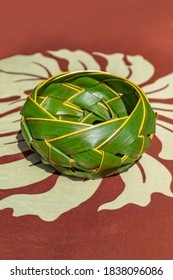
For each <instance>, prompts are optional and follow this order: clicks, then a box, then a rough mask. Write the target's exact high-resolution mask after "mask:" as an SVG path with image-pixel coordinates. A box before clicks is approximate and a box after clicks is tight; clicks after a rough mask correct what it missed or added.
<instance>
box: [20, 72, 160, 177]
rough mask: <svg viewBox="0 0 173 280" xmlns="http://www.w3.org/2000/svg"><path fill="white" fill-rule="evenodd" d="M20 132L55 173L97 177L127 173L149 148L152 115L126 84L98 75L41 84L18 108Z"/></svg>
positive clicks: (67, 74) (71, 74) (68, 74)
mask: <svg viewBox="0 0 173 280" xmlns="http://www.w3.org/2000/svg"><path fill="white" fill-rule="evenodd" d="M21 115H22V119H21V129H22V134H23V137H24V139H25V141H26V142H27V144H28V145H29V147H30V148H31V149H32V150H34V151H37V152H38V153H39V154H40V155H41V158H42V161H43V162H44V163H48V164H50V165H51V166H53V167H54V168H55V169H57V170H58V171H59V172H61V173H63V174H66V175H72V176H76V177H82V178H92V179H95V178H101V177H106V176H110V175H113V174H117V173H120V172H122V171H124V170H127V169H128V168H129V167H130V166H131V165H132V164H133V163H134V162H135V161H136V160H137V159H139V157H140V156H141V154H142V153H143V152H144V151H146V149H147V148H148V147H149V146H150V144H151V141H152V138H153V134H154V133H155V122H156V113H155V112H154V111H153V110H152V108H151V106H150V104H149V101H148V99H147V97H146V96H145V94H144V93H143V91H142V90H141V89H140V88H139V87H138V86H137V85H135V84H134V83H132V82H131V81H129V80H127V79H124V78H121V77H118V76H115V75H112V74H109V73H106V72H101V71H89V70H86V71H74V72H64V73H61V74H58V75H56V76H53V77H51V78H49V79H48V80H45V81H43V82H41V83H40V84H39V85H38V86H37V87H36V88H35V89H34V90H33V91H32V93H31V94H30V96H29V97H28V98H27V100H26V102H25V104H24V106H23V108H22V110H21Z"/></svg>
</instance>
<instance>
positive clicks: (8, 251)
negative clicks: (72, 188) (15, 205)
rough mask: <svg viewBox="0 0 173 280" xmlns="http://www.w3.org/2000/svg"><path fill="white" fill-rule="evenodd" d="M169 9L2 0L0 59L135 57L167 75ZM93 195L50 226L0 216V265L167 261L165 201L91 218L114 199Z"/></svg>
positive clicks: (171, 245) (172, 44) (147, 4)
mask: <svg viewBox="0 0 173 280" xmlns="http://www.w3.org/2000/svg"><path fill="white" fill-rule="evenodd" d="M172 3H173V2H172V0H165V1H153V0H145V1H141V0H132V1H127V0H120V1H119V0H118V1H115V0H114V1H113V0H107V1H105V0H95V1H85V0H73V1H55V0H54V1H38V0H34V1H33V0H30V1H22V0H13V1H3V3H2V2H1V15H0V21H1V23H0V28H1V31H0V34H1V35H0V41H1V47H0V53H1V57H2V58H3V57H8V56H12V55H15V54H32V53H35V52H44V51H46V50H58V49H62V48H67V49H70V50H76V49H82V50H85V51H87V52H92V51H101V52H105V53H112V52H122V53H125V54H131V55H136V54H140V55H142V56H144V57H146V58H147V59H148V60H149V61H150V62H151V63H152V64H153V65H154V66H155V69H156V72H155V75H154V77H153V79H155V78H157V77H161V76H163V75H166V74H169V73H170V72H171V71H172V65H173V57H172V50H173V16H172V15H173V4H172ZM52 180H53V179H52ZM105 180H108V179H105ZM111 180H113V179H109V184H110V188H112V189H113V190H114V195H116V186H114V185H113V182H112V183H111ZM119 183H120V185H121V184H122V182H121V181H120V182H119ZM43 187H44V188H45V189H48V186H43ZM34 188H36V186H33V190H31V193H32V191H33V192H34V190H35V189H34ZM122 188H123V185H122ZM16 193H17V190H16ZM96 193H97V195H96V194H95V195H93V196H92V198H90V201H89V207H88V204H86V203H83V204H81V205H80V206H79V207H77V208H75V209H72V210H71V211H70V215H69V213H68V212H67V213H65V214H63V215H62V216H61V217H60V218H58V219H57V220H55V221H54V222H51V223H47V222H44V221H42V220H40V219H39V218H37V217H33V216H24V217H18V218H14V217H13V216H12V215H11V214H12V210H10V209H6V210H3V211H1V214H0V236H1V237H0V259H172V258H173V238H172V232H173V216H172V209H173V203H172V198H169V197H165V196H162V195H160V194H154V195H153V197H152V204H150V205H148V206H147V207H144V208H142V207H139V206H135V205H133V206H132V205H127V206H125V207H123V208H121V209H119V210H116V211H103V212H99V213H98V212H97V208H98V206H99V205H100V204H101V203H104V202H107V201H108V200H111V199H113V196H111V195H110V193H109V194H107V192H106V189H105V187H104V183H103V184H102V186H101V187H100V188H99V190H97V192H96ZM98 193H99V195H98ZM158 205H160V206H159V207H158ZM91 217H92V218H91Z"/></svg>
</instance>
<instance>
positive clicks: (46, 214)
mask: <svg viewBox="0 0 173 280" xmlns="http://www.w3.org/2000/svg"><path fill="white" fill-rule="evenodd" d="M100 182H101V180H100V179H99V180H92V181H85V182H82V181H81V180H80V179H73V180H72V179H70V178H68V177H64V176H60V177H59V179H58V180H57V182H56V184H55V185H54V187H53V188H52V189H51V190H50V191H48V192H45V193H42V194H33V195H29V194H16V195H12V196H9V197H7V198H5V199H3V200H1V201H0V209H5V208H12V209H14V212H13V216H23V215H36V216H39V217H40V218H41V219H43V220H44V221H53V220H55V219H56V218H58V217H59V216H60V215H61V214H63V213H64V212H66V211H68V210H70V209H72V208H74V207H77V206H78V205H80V204H81V203H82V202H83V201H85V200H87V199H88V198H89V197H91V196H92V195H93V193H94V192H95V191H96V190H97V188H98V186H99V184H100Z"/></svg>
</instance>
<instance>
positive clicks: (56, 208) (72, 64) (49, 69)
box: [0, 49, 173, 221]
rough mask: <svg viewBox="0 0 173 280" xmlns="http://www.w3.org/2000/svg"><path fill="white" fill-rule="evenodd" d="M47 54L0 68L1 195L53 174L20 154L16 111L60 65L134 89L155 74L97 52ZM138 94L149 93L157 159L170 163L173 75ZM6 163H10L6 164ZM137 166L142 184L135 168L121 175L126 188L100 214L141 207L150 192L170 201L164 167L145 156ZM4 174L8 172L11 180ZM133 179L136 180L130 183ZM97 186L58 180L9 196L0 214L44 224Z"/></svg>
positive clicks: (145, 64) (132, 60) (128, 59)
mask: <svg viewBox="0 0 173 280" xmlns="http://www.w3.org/2000/svg"><path fill="white" fill-rule="evenodd" d="M48 53H49V55H48V56H46V55H43V54H41V53H36V54H33V55H16V56H13V57H9V58H5V59H2V60H1V62H0V63H1V66H0V68H1V69H2V72H1V77H0V83H1V95H0V110H1V119H0V127H1V136H2V137H1V138H0V144H1V147H2V149H1V156H0V160H1V162H2V165H1V169H0V173H1V183H0V189H3V190H8V189H14V188H21V187H23V186H27V185H31V184H33V183H37V182H42V181H44V180H46V178H48V177H49V176H50V175H51V174H53V173H54V169H53V168H51V167H50V166H49V165H43V164H42V163H40V162H39V161H40V157H39V156H38V155H36V154H34V153H32V154H30V155H26V157H24V155H23V154H22V153H23V152H24V153H25V152H27V151H28V147H27V145H26V144H25V142H24V141H22V140H23V139H22V136H21V133H20V132H19V131H20V125H19V119H20V115H19V111H20V109H21V107H22V106H23V104H24V101H25V98H26V95H25V94H24V93H28V91H30V90H31V89H33V88H34V87H35V86H36V85H37V84H38V83H39V82H40V81H42V80H43V79H47V78H48V77H50V76H51V75H54V74H56V73H59V72H61V67H60V65H61V63H59V59H64V60H66V61H67V62H68V65H67V69H66V70H67V71H68V70H82V69H94V70H107V71H109V72H111V73H113V74H117V75H120V76H122V77H126V78H129V79H131V80H132V81H134V82H136V83H138V84H142V83H144V82H146V81H148V80H149V79H150V78H151V77H152V76H153V73H154V66H153V65H152V64H151V63H150V62H149V61H147V60H146V59H145V58H143V57H142V56H139V55H136V56H130V55H124V54H122V53H113V54H104V53H101V52H93V53H92V54H89V53H87V52H85V51H82V50H76V51H70V50H67V49H62V50H58V51H49V52H48ZM50 56H52V57H50ZM99 57H101V58H103V59H105V61H106V69H102V66H101V65H100V64H99V63H98V60H97V58H99ZM143 90H144V91H145V92H147V93H148V97H149V98H150V101H151V104H152V107H155V108H156V111H158V113H159V116H160V117H159V119H158V121H157V137H158V138H159V139H160V140H161V142H162V150H161V152H160V154H159V156H160V157H161V158H163V159H169V160H173V153H172V147H173V137H172V132H173V126H172V119H173V116H172V105H171V104H168V103H170V102H169V101H172V98H173V94H172V92H173V74H169V75H167V76H165V77H162V78H160V79H158V80H157V81H155V82H154V83H152V84H148V85H146V86H145V87H143ZM165 100H166V101H167V102H165ZM162 117H163V118H162ZM16 135H17V138H16ZM11 158H13V159H12V160H11ZM140 163H141V164H142V166H143V168H144V171H145V173H146V181H145V182H143V177H142V173H141V171H140V170H139V168H138V166H137V165H134V166H133V167H132V168H131V169H129V171H128V172H127V173H122V174H121V177H122V179H123V181H124V183H125V189H124V191H123V192H122V194H121V195H120V196H119V197H117V198H116V200H115V201H113V202H109V203H106V204H104V205H102V206H101V207H100V208H99V210H103V209H118V208H121V207H123V206H125V205H127V204H128V203H134V204H137V205H140V206H145V205H147V204H148V203H149V202H150V199H151V194H152V193H154V192H160V193H163V194H165V195H168V196H172V193H171V191H170V184H171V179H172V177H171V174H170V173H169V171H168V169H167V168H166V166H164V165H163V164H161V162H159V161H158V160H156V159H154V158H152V157H151V156H149V155H147V154H145V155H143V157H142V159H141V160H140ZM36 164H37V165H36ZM149 166H152V167H153V168H155V169H156V170H158V169H159V176H160V177H158V178H155V177H154V171H153V170H154V169H153V168H152V170H151V169H149ZM8 170H11V172H10V174H9V172H8ZM31 174H32V176H31ZM161 177H162V178H164V184H162V183H161V182H162V181H161ZM129 178H130V181H129ZM133 178H135V183H134V181H133ZM156 179H158V184H154V182H155V183H156V181H155V180H156ZM100 182H101V180H93V181H92V180H89V181H85V182H82V181H80V180H78V179H76V180H72V179H70V178H69V177H65V176H59V177H58V178H57V180H55V183H54V186H53V187H52V188H51V189H50V190H49V191H46V192H44V193H40V194H15V195H14V194H12V195H11V196H8V197H7V198H4V199H2V200H1V201H0V209H5V208H13V209H14V213H13V215H14V216H22V215H26V214H30V215H36V216H39V217H40V218H41V219H43V220H45V221H53V220H55V219H56V218H57V217H58V216H59V215H61V214H62V213H64V212H66V211H69V210H70V209H72V208H74V207H77V206H78V205H80V204H81V203H82V202H84V201H86V200H87V199H89V198H90V197H91V196H92V195H93V194H94V193H95V191H96V190H97V188H99V185H100Z"/></svg>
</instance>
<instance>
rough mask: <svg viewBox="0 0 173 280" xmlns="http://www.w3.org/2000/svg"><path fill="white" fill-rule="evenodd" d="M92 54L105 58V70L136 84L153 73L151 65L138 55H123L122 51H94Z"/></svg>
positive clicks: (146, 79) (145, 79) (144, 80)
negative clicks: (106, 52)
mask: <svg viewBox="0 0 173 280" xmlns="http://www.w3.org/2000/svg"><path fill="white" fill-rule="evenodd" d="M93 54H96V55H98V56H101V57H104V58H105V59H106V60H107V66H106V71H108V72H110V73H114V74H116V75H120V76H122V77H124V78H129V79H130V80H131V81H133V82H135V83H137V84H142V83H144V82H146V81H148V80H149V79H150V78H151V77H152V76H153V74H154V67H153V65H152V64H151V63H150V62H149V61H147V60H146V59H144V58H143V57H142V56H140V55H135V56H131V55H126V56H125V55H124V54H122V53H114V54H103V53H100V52H94V53H93ZM125 59H126V60H125ZM125 61H127V62H128V63H127V62H125Z"/></svg>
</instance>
